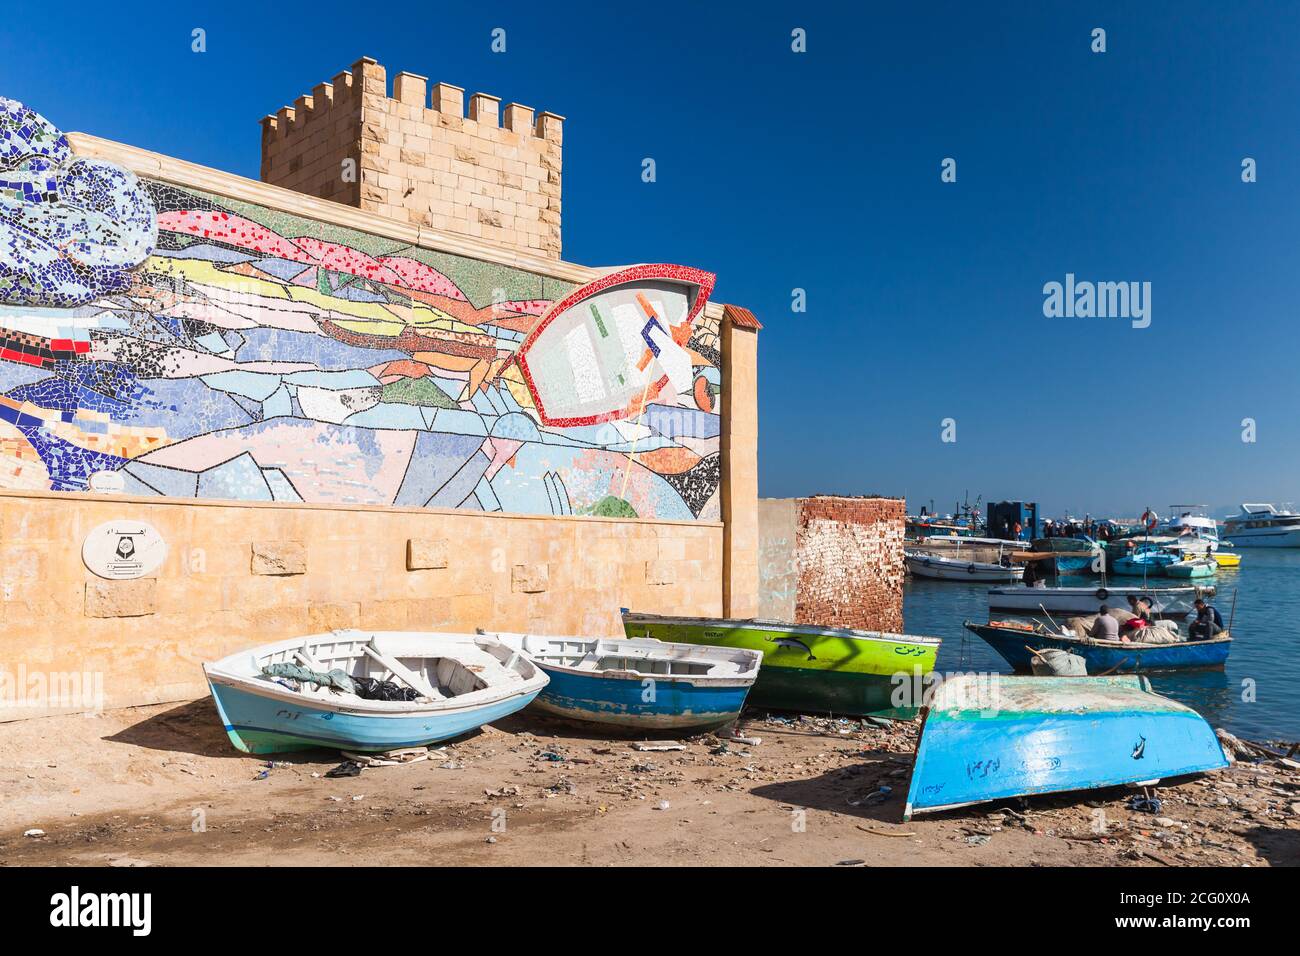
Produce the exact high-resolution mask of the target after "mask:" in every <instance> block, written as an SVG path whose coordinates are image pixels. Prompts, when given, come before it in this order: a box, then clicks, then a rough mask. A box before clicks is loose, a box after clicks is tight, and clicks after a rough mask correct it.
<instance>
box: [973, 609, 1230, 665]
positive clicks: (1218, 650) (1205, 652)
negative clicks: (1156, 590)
mask: <svg viewBox="0 0 1300 956" xmlns="http://www.w3.org/2000/svg"><path fill="white" fill-rule="evenodd" d="M966 627H967V629H968V630H971V631H973V632H975V633H976V634H978V635H979V636H980V637H982V638H983V639H984V640H985V642H987V643H988V645H989V646H990V647H992V648H993V649H994V650H995V651H997V652H998V653H999V654H1001V655H1002V657H1003V659H1004V660H1005V661H1006V662H1007V663H1008V664H1010V665H1011V666H1012V667H1014V668H1015V669H1016V670H1023V671H1028V670H1030V664H1031V662H1032V660H1033V655H1032V654H1030V653H1029V651H1027V650H1025V647H1026V646H1029V647H1032V648H1034V649H1035V650H1039V651H1043V650H1062V651H1072V652H1073V653H1075V654H1079V655H1081V656H1082V657H1083V659H1084V661H1085V662H1086V663H1087V665H1088V673H1089V674H1101V673H1104V672H1106V671H1114V672H1115V673H1130V672H1131V673H1139V672H1143V671H1181V670H1214V669H1222V667H1223V665H1224V664H1225V663H1226V662H1227V660H1228V653H1229V652H1230V651H1231V650H1232V641H1231V640H1230V639H1228V638H1218V639H1216V640H1213V641H1184V642H1181V643H1178V644H1153V645H1151V646H1149V647H1134V646H1132V645H1127V646H1124V647H1111V646H1104V645H1099V644H1090V643H1087V642H1085V641H1077V640H1076V641H1070V640H1063V639H1061V638H1055V637H1051V636H1049V635H1046V634H1037V633H1035V632H1033V631H1021V630H1017V629H1016V628H1003V627H994V626H992V625H988V624H972V623H971V622H970V621H967V622H966Z"/></svg>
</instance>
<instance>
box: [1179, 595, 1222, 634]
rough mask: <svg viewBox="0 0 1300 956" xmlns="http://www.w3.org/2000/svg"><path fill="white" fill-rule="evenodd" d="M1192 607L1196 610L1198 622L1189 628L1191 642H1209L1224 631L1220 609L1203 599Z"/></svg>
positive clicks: (1193, 603)
mask: <svg viewBox="0 0 1300 956" xmlns="http://www.w3.org/2000/svg"><path fill="white" fill-rule="evenodd" d="M1192 606H1193V607H1194V608H1196V620H1195V621H1193V622H1192V623H1191V624H1190V625H1189V626H1188V628H1187V633H1188V634H1189V635H1190V639H1191V640H1193V641H1208V640H1209V639H1210V638H1212V637H1215V636H1216V635H1218V634H1219V633H1220V632H1221V631H1222V630H1223V617H1222V616H1221V615H1220V614H1219V609H1218V608H1216V607H1215V606H1214V605H1212V604H1206V603H1205V601H1204V600H1202V599H1201V598H1197V599H1196V600H1195V601H1193V602H1192Z"/></svg>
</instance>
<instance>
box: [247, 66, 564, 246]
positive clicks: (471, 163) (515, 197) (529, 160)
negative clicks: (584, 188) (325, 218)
mask: <svg viewBox="0 0 1300 956" xmlns="http://www.w3.org/2000/svg"><path fill="white" fill-rule="evenodd" d="M467 109H468V113H467V112H466V111H467ZM563 135H564V117H562V116H560V115H558V114H556V113H548V112H540V113H539V112H537V111H535V110H534V109H533V108H532V107H529V106H523V105H521V104H519V103H507V104H506V105H505V106H504V107H502V105H501V101H500V99H499V98H498V97H495V96H491V95H489V94H486V93H473V94H471V95H470V96H469V97H468V100H467V99H466V97H465V91H464V90H463V89H462V88H460V87H458V86H452V85H451V84H449V83H436V84H434V85H433V87H432V88H430V86H429V81H428V79H427V78H426V77H423V76H419V75H418V74H415V73H398V74H397V75H396V76H395V77H394V78H393V82H392V95H391V96H390V95H389V83H388V76H387V71H386V70H385V68H384V67H383V66H381V65H380V64H378V63H376V62H375V61H374V60H372V59H369V58H368V57H367V58H364V59H361V60H358V61H357V62H356V63H355V64H353V66H352V70H351V71H350V72H343V73H340V74H338V75H337V76H335V77H334V80H333V82H331V83H321V84H320V85H318V86H317V87H316V88H315V89H314V90H313V91H312V94H311V95H310V96H306V95H304V96H300V97H299V98H298V99H297V101H296V102H295V103H294V105H293V106H285V107H282V108H281V109H280V110H279V112H277V113H276V114H275V115H273V116H267V117H265V118H264V119H263V120H262V173H261V176H262V180H263V181H264V182H268V183H272V184H274V185H277V186H284V187H286V188H288V189H293V190H296V191H298V192H303V193H308V194H310V195H312V196H318V197H320V198H323V199H330V200H333V201H335V202H340V203H345V204H347V205H351V206H356V207H358V208H360V209H364V210H366V211H368V212H374V213H378V214H379V215H382V216H386V217H387V218H389V219H393V220H395V221H397V222H401V223H410V224H412V225H415V226H424V227H428V228H431V229H437V230H445V231H447V232H450V233H456V234H458V235H464V236H472V237H474V238H477V239H483V240H487V241H489V242H494V243H498V244H501V245H505V246H510V247H514V248H518V249H524V250H527V251H529V252H532V253H534V254H537V255H542V256H546V257H548V258H556V259H558V258H559V256H560V251H561V244H560V184H561V180H560V177H561V166H562V163H561V159H562V147H563ZM349 160H350V161H351V165H352V170H353V171H354V173H355V176H354V178H353V179H352V181H348V179H347V178H346V177H345V175H344V172H343V170H344V163H345V161H349Z"/></svg>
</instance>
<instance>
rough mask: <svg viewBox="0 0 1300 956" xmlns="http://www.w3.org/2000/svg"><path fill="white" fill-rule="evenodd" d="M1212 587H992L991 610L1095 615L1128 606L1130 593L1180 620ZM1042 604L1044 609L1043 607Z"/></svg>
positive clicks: (1164, 613) (1170, 617) (1159, 615)
mask: <svg viewBox="0 0 1300 956" xmlns="http://www.w3.org/2000/svg"><path fill="white" fill-rule="evenodd" d="M1213 593H1214V591H1213V589H1212V588H1195V587H1180V588H1134V587H1110V588H1107V587H1099V588H1029V587H1014V588H989V610H990V611H1015V612H1018V613H1028V614H1040V613H1042V611H1043V610H1044V609H1045V610H1046V611H1047V612H1048V613H1051V614H1055V613H1058V612H1059V613H1062V614H1096V613H1097V612H1098V611H1099V610H1101V606H1102V605H1103V604H1108V605H1110V606H1111V607H1125V606H1127V603H1128V596H1129V595H1130V594H1133V595H1137V596H1139V597H1148V598H1151V599H1152V600H1153V601H1154V604H1153V607H1154V609H1155V613H1156V615H1157V616H1158V617H1164V618H1169V619H1170V620H1181V619H1182V618H1185V617H1186V616H1187V615H1188V614H1189V613H1191V611H1192V601H1193V600H1195V599H1196V597H1197V595H1199V594H1213ZM1040 605H1041V607H1040Z"/></svg>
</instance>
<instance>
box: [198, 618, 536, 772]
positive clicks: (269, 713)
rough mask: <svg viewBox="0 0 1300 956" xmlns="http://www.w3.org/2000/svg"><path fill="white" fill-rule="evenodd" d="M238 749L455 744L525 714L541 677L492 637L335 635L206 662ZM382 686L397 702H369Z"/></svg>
mask: <svg viewBox="0 0 1300 956" xmlns="http://www.w3.org/2000/svg"><path fill="white" fill-rule="evenodd" d="M203 672H204V674H205V675H206V676H207V679H208V684H209V686H210V687H211V688H212V699H213V701H214V702H215V703H216V706H217V713H218V715H220V717H221V722H222V724H223V726H224V727H225V730H226V733H227V734H228V735H229V736H230V741H231V743H233V744H234V745H235V747H236V749H238V750H242V751H244V752H245V753H255V754H265V753H278V752H280V751H286V750H303V749H306V748H309V747H332V748H338V749H343V750H349V751H361V752H377V751H385V750H394V749H398V748H402V747H418V746H424V745H426V744H430V743H434V742H435V741H439V740H446V739H448V738H450V737H456V736H459V735H460V734H463V733H467V732H468V731H471V730H475V729H477V728H479V727H481V726H483V725H484V724H486V723H490V722H491V721H494V720H499V719H501V718H502V717H506V716H508V715H509V714H513V713H514V712H515V711H517V710H520V709H522V708H524V707H526V706H527V705H528V704H529V703H530V702H531V701H532V700H533V698H534V697H536V696H537V694H538V693H539V692H540V691H541V689H542V688H543V687H545V686H546V682H547V678H546V675H545V674H544V673H542V671H541V670H540V669H538V668H537V667H536V666H535V665H534V664H533V663H532V662H531V661H529V660H528V659H527V658H526V657H524V656H523V655H521V654H520V653H519V652H518V651H516V650H513V649H511V648H509V647H506V646H505V645H504V644H502V643H501V642H500V641H496V640H493V639H492V638H490V637H483V636H479V635H473V634H438V633H431V632H397V631H384V632H372V631H354V630H348V631H334V632H332V633H328V634H313V635H311V636H308V637H295V638H290V639H288V640H284V641H276V642H274V643H271V644H263V645H260V646H258V647H253V648H250V649H248V650H244V651H239V652H238V653H235V654H231V655H230V656H229V657H225V658H223V659H222V660H220V661H217V662H216V663H215V664H204V665H203ZM372 681H378V682H382V683H386V684H390V685H392V686H391V687H389V688H388V690H389V691H398V692H400V693H392V694H391V696H393V697H405V698H409V699H376V698H372V697H363V696H361V695H362V693H364V692H365V691H366V690H367V689H369V688H371V687H373V685H372V684H371V683H370V682H372Z"/></svg>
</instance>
